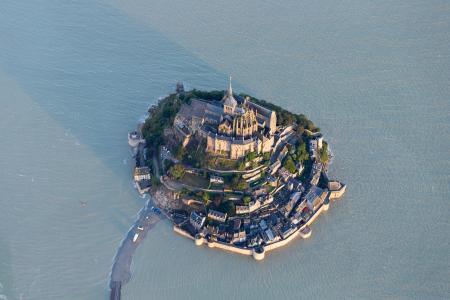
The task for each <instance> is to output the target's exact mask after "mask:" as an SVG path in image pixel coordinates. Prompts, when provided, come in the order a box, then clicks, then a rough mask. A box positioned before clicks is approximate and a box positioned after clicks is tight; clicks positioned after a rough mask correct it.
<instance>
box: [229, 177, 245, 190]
mask: <svg viewBox="0 0 450 300" xmlns="http://www.w3.org/2000/svg"><path fill="white" fill-rule="evenodd" d="M230 187H231V188H232V189H233V190H237V191H243V190H246V189H247V188H248V183H247V182H246V181H245V180H244V178H242V176H241V175H239V174H234V175H233V177H232V178H231V183H230Z"/></svg>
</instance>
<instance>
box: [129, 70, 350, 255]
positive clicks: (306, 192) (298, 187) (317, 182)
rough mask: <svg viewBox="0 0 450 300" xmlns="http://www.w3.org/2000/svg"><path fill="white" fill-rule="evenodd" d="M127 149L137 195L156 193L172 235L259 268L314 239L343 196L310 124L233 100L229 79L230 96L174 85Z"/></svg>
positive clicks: (268, 106) (251, 101)
mask: <svg viewBox="0 0 450 300" xmlns="http://www.w3.org/2000/svg"><path fill="white" fill-rule="evenodd" d="M128 140H129V144H130V146H132V147H133V149H134V150H135V152H134V154H135V158H136V166H135V168H134V180H135V182H136V185H137V188H138V190H139V192H140V193H141V194H144V193H150V194H151V196H152V197H151V198H152V200H153V202H154V205H155V206H157V207H158V208H159V209H160V210H161V212H162V213H163V214H164V215H165V216H167V217H168V218H169V219H170V220H171V221H172V222H173V226H174V231H175V232H177V233H179V234H181V235H183V236H185V237H188V238H190V239H192V240H193V241H194V242H195V244H196V245H198V246H200V245H203V244H204V245H207V246H208V247H211V248H219V249H223V250H227V251H231V252H234V253H240V254H244V255H252V256H253V257H254V258H255V259H256V260H261V259H263V258H264V257H265V253H266V252H268V251H270V250H273V249H276V248H278V247H281V246H284V245H286V244H287V243H289V242H290V241H292V240H293V239H294V238H296V237H297V236H300V237H302V238H308V237H309V236H310V235H311V228H310V225H311V224H312V223H313V222H314V220H316V218H317V217H318V216H319V215H320V214H321V213H322V212H323V211H326V210H328V208H329V204H330V200H333V199H338V198H340V197H341V196H342V195H343V194H344V192H345V189H346V185H345V184H343V183H341V182H339V181H337V180H331V179H329V178H328V174H327V167H328V164H329V163H330V158H331V153H330V151H329V147H328V144H327V142H326V141H325V140H324V137H323V135H322V134H321V133H320V129H319V128H318V127H316V126H315V125H314V123H313V122H311V121H310V120H309V119H307V118H306V117H305V116H304V115H302V114H294V113H291V112H289V111H287V110H284V109H282V108H281V107H279V106H276V105H274V104H272V103H269V102H267V101H264V100H259V99H256V98H254V97H251V96H249V95H245V94H239V95H237V94H235V93H233V89H232V86H231V78H230V83H229V86H228V88H227V90H226V91H209V92H207V91H199V90H195V89H194V90H191V91H185V90H184V87H183V85H182V84H177V89H176V92H175V93H173V94H170V95H169V96H167V97H165V98H163V99H161V100H160V101H159V102H158V103H157V104H156V105H154V106H153V107H151V108H150V109H149V116H148V118H147V119H146V120H145V122H144V123H143V124H141V125H140V126H139V128H138V130H137V131H135V132H132V133H130V134H129V136H128ZM138 238H139V232H136V234H135V236H134V238H133V240H134V239H136V240H137V239H138Z"/></svg>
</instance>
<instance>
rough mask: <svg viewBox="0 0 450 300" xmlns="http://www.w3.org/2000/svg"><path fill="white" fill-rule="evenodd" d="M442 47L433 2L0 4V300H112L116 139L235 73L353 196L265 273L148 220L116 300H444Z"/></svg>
mask: <svg viewBox="0 0 450 300" xmlns="http://www.w3.org/2000/svg"><path fill="white" fill-rule="evenodd" d="M449 44H450V6H449V4H448V3H447V2H446V1H433V2H429V1H415V0H414V1H379V2H376V3H375V2H370V1H354V0H348V1H344V2H336V1H331V0H330V1H314V2H311V1H285V2H283V4H279V3H274V2H270V1H264V2H262V1H247V2H245V3H241V2H240V1H228V2H227V3H226V4H225V3H223V2H222V1H217V2H212V1H208V2H207V3H204V2H188V1H143V0H135V1H131V2H127V3H124V2H121V1H112V2H109V1H77V2H65V1H64V2H62V1H33V2H19V1H9V0H7V1H3V2H2V3H1V4H0V87H1V88H0V104H1V109H0V137H1V143H0V170H1V173H0V207H1V208H0V220H1V221H0V222H1V223H0V224H1V226H0V266H1V267H0V298H6V299H107V298H108V286H107V284H108V274H109V272H110V270H111V264H112V259H113V257H114V255H115V252H116V250H117V247H118V246H119V244H120V241H121V240H122V238H123V237H124V235H125V234H126V233H127V231H128V229H129V227H130V226H131V224H132V223H133V222H134V220H135V218H136V214H137V212H138V211H139V210H140V209H141V208H142V206H143V205H144V202H145V200H144V199H141V198H140V197H139V196H138V195H137V193H136V191H135V190H134V188H133V185H132V181H131V166H132V163H131V158H130V155H131V154H130V151H129V149H128V146H127V143H126V134H127V132H128V131H129V130H131V129H133V128H134V126H135V124H136V123H137V122H138V120H139V119H140V118H141V117H142V116H143V115H144V114H145V111H146V110H147V108H148V106H149V105H151V104H152V103H155V102H156V101H157V99H158V98H159V97H161V96H163V95H165V94H167V93H168V92H170V91H171V90H173V88H174V84H175V82H176V81H177V80H182V81H184V82H185V83H186V84H187V86H188V87H191V88H192V87H195V88H204V89H213V88H214V89H223V88H225V86H226V81H227V76H228V75H229V74H231V75H232V76H233V81H234V89H235V90H237V91H242V92H247V93H251V94H254V95H256V96H258V97H262V98H266V99H268V100H270V101H272V102H274V103H276V104H279V105H281V106H283V107H286V108H288V109H290V110H292V111H295V112H302V113H305V114H307V115H308V116H309V117H310V118H311V119H312V120H313V121H314V122H315V123H316V124H318V125H319V126H320V127H321V129H322V131H323V133H324V134H325V137H326V139H327V140H328V141H329V142H330V143H331V146H332V149H333V153H334V154H335V159H334V164H333V165H332V167H331V170H330V173H331V175H332V176H333V177H336V178H338V179H340V180H342V181H344V182H346V183H347V184H348V191H347V194H346V195H345V197H344V199H343V200H342V201H339V202H335V203H333V204H332V205H331V209H330V210H329V211H328V212H327V213H326V214H325V215H323V216H321V217H320V218H319V220H317V222H316V223H315V224H314V225H313V227H312V229H313V235H312V237H311V238H310V239H309V240H300V239H299V240H297V241H294V242H293V243H292V244H291V245H289V246H287V247H286V248H283V249H281V250H277V251H275V252H273V253H270V254H269V255H268V256H267V258H266V259H265V260H264V261H263V262H262V263H257V262H255V261H253V260H252V259H250V258H248V257H241V256H237V255H232V254H229V253H225V252H220V251H214V250H210V249H208V248H206V247H203V248H197V247H195V246H194V245H193V243H192V242H191V241H189V240H187V239H185V238H182V237H180V236H177V235H175V234H174V233H173V232H172V229H171V227H170V225H169V224H168V223H167V222H160V223H159V224H158V225H157V226H156V227H155V228H154V229H153V230H152V231H151V232H149V234H148V236H147V238H146V240H145V241H144V242H143V244H141V245H140V247H139V248H138V250H137V251H136V254H135V256H134V258H133V265H132V278H131V280H130V282H129V283H128V284H127V285H126V286H125V287H124V289H123V298H124V299H149V298H150V299H183V298H186V297H188V298H197V299H210V298H211V297H214V298H218V299H229V298H238V299H239V298H242V299H244V298H247V299H272V298H275V297H278V298H282V299H294V298H322V299H323V298H328V299H335V298H354V299H360V298H366V299H379V298H395V299H399V298H401V299H411V298H412V299H423V298H427V299H442V298H449V297H450V287H449V281H448V278H449V277H450V257H449V253H450V245H449V240H450V223H449V220H450V213H449V204H448V199H449V195H450V191H449V189H450V188H449V179H450V166H449V162H450V152H449V149H450V136H449V132H450V88H449V86H450V85H449V81H450V48H449V47H448V45H449Z"/></svg>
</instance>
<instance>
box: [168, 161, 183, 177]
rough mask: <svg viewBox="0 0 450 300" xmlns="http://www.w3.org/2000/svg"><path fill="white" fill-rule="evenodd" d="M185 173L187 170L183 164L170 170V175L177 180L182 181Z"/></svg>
mask: <svg viewBox="0 0 450 300" xmlns="http://www.w3.org/2000/svg"><path fill="white" fill-rule="evenodd" d="M185 173H186V170H185V168H184V167H183V165H182V164H176V165H173V166H171V167H170V169H169V175H170V176H172V177H173V178H175V179H181V178H182V177H183V176H184V174H185Z"/></svg>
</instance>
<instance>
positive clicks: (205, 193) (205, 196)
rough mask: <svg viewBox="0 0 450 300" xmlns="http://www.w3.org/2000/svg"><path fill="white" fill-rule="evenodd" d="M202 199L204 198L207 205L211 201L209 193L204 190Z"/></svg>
mask: <svg viewBox="0 0 450 300" xmlns="http://www.w3.org/2000/svg"><path fill="white" fill-rule="evenodd" d="M202 199H203V203H205V205H207V204H208V203H209V199H210V196H209V193H208V192H203V195H202Z"/></svg>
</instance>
